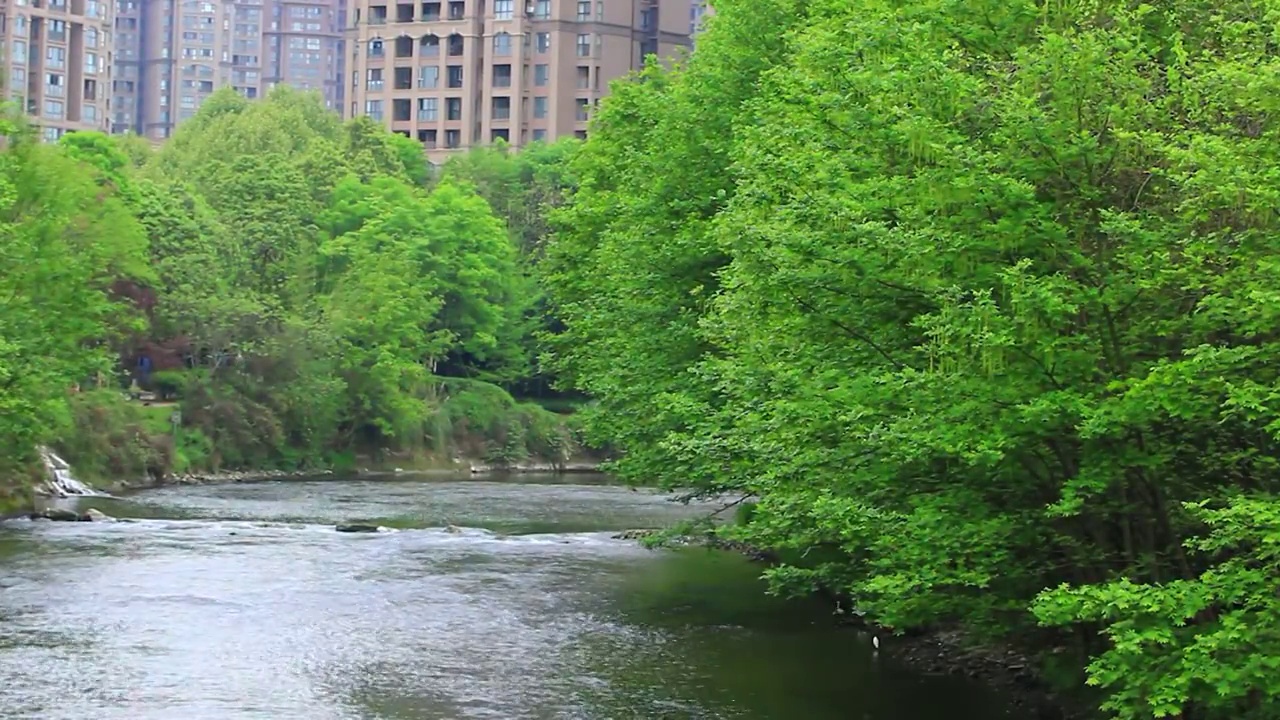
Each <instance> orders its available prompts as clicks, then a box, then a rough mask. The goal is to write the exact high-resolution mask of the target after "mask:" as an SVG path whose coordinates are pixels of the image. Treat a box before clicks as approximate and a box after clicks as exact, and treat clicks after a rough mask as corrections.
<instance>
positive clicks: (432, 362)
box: [0, 89, 576, 478]
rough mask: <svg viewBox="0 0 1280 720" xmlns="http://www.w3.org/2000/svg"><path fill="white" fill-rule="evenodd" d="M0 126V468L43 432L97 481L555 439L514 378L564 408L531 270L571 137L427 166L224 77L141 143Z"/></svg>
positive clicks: (556, 432)
mask: <svg viewBox="0 0 1280 720" xmlns="http://www.w3.org/2000/svg"><path fill="white" fill-rule="evenodd" d="M3 130H4V134H5V135H6V136H7V144H6V147H5V149H4V151H3V153H0V187H2V188H3V194H0V203H2V205H0V212H2V213H3V216H2V217H0V222H3V223H4V233H3V234H2V235H0V264H2V266H0V303H4V304H3V306H2V308H0V474H4V475H5V476H8V477H12V476H15V475H16V474H19V473H20V472H21V471H22V469H24V468H29V467H30V466H31V462H32V458H33V452H34V449H35V448H36V446H37V445H39V444H42V443H50V444H55V445H56V446H57V447H58V448H59V449H60V450H63V451H64V452H65V453H66V454H67V455H68V458H69V459H70V460H71V461H72V462H73V463H74V464H75V466H76V469H77V472H79V473H81V474H85V475H90V476H98V477H112V478H120V477H137V476H140V475H142V473H145V472H150V473H151V474H153V475H162V474H165V473H169V472H183V471H191V470H219V469H306V468H310V467H334V466H338V467H342V466H350V465H352V464H353V463H355V462H356V461H357V457H358V456H359V455H360V454H369V455H374V456H376V455H379V454H385V453H394V454H396V455H397V464H401V463H403V462H407V460H406V458H409V459H412V458H413V457H418V458H421V457H427V456H430V457H431V458H434V459H435V460H437V461H449V460H450V459H452V458H467V459H478V460H487V461H490V462H517V461H521V460H525V459H526V458H536V459H539V460H542V461H549V462H560V461H564V460H565V459H566V458H568V457H569V456H570V455H571V454H572V453H573V452H575V450H576V440H575V436H574V432H573V429H572V427H571V423H570V422H569V421H568V420H567V419H566V416H564V415H563V414H557V413H553V412H551V411H549V410H547V409H545V408H544V407H543V406H542V405H540V404H539V403H538V402H530V401H522V400H517V399H516V397H513V395H512V392H513V391H514V392H516V393H517V395H518V396H520V397H524V398H533V399H535V400H543V401H544V402H543V404H545V405H549V406H555V404H554V403H553V402H552V401H554V400H557V399H558V400H560V401H561V403H560V405H564V402H563V400H564V399H563V398H558V397H557V396H556V395H555V393H554V392H553V391H551V390H550V389H549V385H550V383H549V381H548V380H547V378H546V377H545V375H544V373H542V371H541V370H540V368H539V365H538V362H537V358H536V351H535V343H536V340H535V333H536V332H538V331H539V330H540V329H541V328H542V327H543V326H544V325H545V324H546V321H545V311H544V309H543V307H542V306H543V302H542V300H541V297H540V293H539V291H538V288H537V285H536V283H535V282H534V280H533V279H532V271H533V267H534V265H536V262H537V252H538V248H539V247H540V246H541V244H542V242H543V236H544V235H545V232H544V230H543V225H544V224H545V221H544V220H543V218H542V215H541V213H542V212H543V211H544V210H545V209H546V208H549V207H552V206H554V205H555V204H556V203H557V202H558V197H559V195H560V193H562V192H564V191H565V190H567V188H568V178H567V175H565V174H564V173H563V172H562V171H561V169H560V166H561V165H563V161H564V160H565V158H567V156H568V154H569V152H570V151H571V150H572V148H573V144H572V143H568V144H562V145H556V146H548V147H539V148H537V149H536V150H535V151H534V152H531V153H528V154H522V155H515V154H512V153H508V152H506V151H505V150H503V149H501V148H495V149H487V150H483V151H478V152H477V153H476V154H475V156H473V157H465V158H462V159H460V160H458V161H457V162H455V163H453V164H452V165H450V166H449V167H447V168H445V169H444V171H443V172H437V173H433V172H432V171H431V169H430V167H429V166H428V165H427V163H426V161H425V159H424V158H423V155H422V151H421V146H420V145H419V144H418V143H415V142H412V141H410V140H409V139H408V138H404V137H402V136H400V135H396V134H392V133H388V132H386V131H385V130H383V129H382V128H380V127H379V126H376V125H375V124H373V123H372V122H370V121H368V120H367V119H361V120H357V121H353V122H349V123H346V124H343V123H342V122H340V120H339V119H338V118H337V117H336V116H334V115H333V114H332V113H331V112H329V111H327V110H326V109H325V108H324V107H323V105H322V104H321V102H320V100H319V99H318V98H317V97H315V96H312V95H308V94H301V93H297V92H293V91H289V90H286V89H280V90H277V91H275V92H273V93H272V94H271V96H270V97H269V98H267V99H265V100H263V101H260V102H253V103H251V102H248V101H246V100H244V99H242V98H241V97H239V96H238V95H235V94H234V93H232V92H230V91H229V90H228V91H226V92H224V93H219V94H217V95H215V96H213V97H211V98H210V99H209V101H208V102H206V103H205V104H204V106H203V107H202V108H201V109H200V111H199V113H198V114H197V115H196V116H195V117H194V118H192V119H191V120H190V121H189V122H188V123H185V124H184V125H183V127H182V128H181V129H180V130H179V131H178V132H177V133H176V134H175V136H174V137H173V138H172V139H171V140H169V141H168V142H166V143H165V144H164V145H163V147H161V148H159V149H153V148H152V147H151V146H150V145H149V144H147V143H145V142H143V141H141V140H139V139H137V138H127V137H126V138H119V137H108V136H106V135H102V134H98V133H76V134H71V135H67V136H66V137H64V138H63V139H62V140H61V141H60V143H58V144H57V145H55V146H48V145H41V144H39V143H37V142H35V140H34V138H33V137H32V135H31V133H30V132H28V131H27V130H25V129H24V128H22V127H21V126H20V125H19V124H17V122H16V121H14V122H10V123H9V124H8V125H6V126H5V127H4V128H3ZM129 391H132V394H133V395H134V396H135V397H136V396H138V395H139V394H142V393H146V397H148V398H150V397H151V395H152V394H154V395H155V402H154V403H142V402H137V401H136V399H135V400H130V399H129V398H128V397H127V393H128V392H129ZM166 401H168V402H166ZM175 411H176V414H175ZM374 459H375V460H376V457H375V458H374Z"/></svg>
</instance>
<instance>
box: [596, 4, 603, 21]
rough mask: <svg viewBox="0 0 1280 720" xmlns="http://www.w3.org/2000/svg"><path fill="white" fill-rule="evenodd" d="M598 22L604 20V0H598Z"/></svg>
mask: <svg viewBox="0 0 1280 720" xmlns="http://www.w3.org/2000/svg"><path fill="white" fill-rule="evenodd" d="M596 22H604V0H596Z"/></svg>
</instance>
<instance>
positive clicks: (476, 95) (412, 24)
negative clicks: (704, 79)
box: [343, 0, 693, 162]
mask: <svg viewBox="0 0 1280 720" xmlns="http://www.w3.org/2000/svg"><path fill="white" fill-rule="evenodd" d="M348 17H349V19H350V21H351V29H350V30H349V32H348V63H347V65H348V68H349V71H348V73H347V75H348V77H347V78H346V80H345V82H346V84H347V88H346V95H347V103H346V105H345V107H344V113H343V114H344V115H345V116H346V117H348V118H350V117H355V116H359V115H367V116H369V117H372V118H374V119H375V120H378V121H380V122H382V123H384V124H385V125H386V126H387V127H389V128H390V129H391V130H393V131H395V132H399V133H401V134H404V135H407V136H409V137H411V138H415V139H417V140H419V141H420V142H422V144H423V146H424V148H425V149H426V152H427V155H428V157H429V158H430V159H431V160H432V162H442V161H443V160H444V159H445V158H446V157H447V156H448V155H449V154H450V153H451V152H454V151H457V150H460V149H463V148H467V147H471V146H474V145H484V144H489V143H493V142H495V141H498V140H503V141H506V142H507V143H508V144H510V145H512V146H515V147H520V146H522V145H525V144H528V143H530V142H535V141H539V140H554V139H556V138H558V137H563V136H566V135H577V136H580V137H585V134H586V130H587V121H588V119H589V117H590V114H591V112H592V110H593V108H595V107H596V105H597V104H598V103H599V101H600V98H601V97H603V96H604V95H605V94H606V93H607V92H608V87H609V82H610V81H611V80H613V79H615V78H618V77H622V76H623V75H626V74H627V73H629V72H631V71H632V70H636V69H639V68H640V67H641V66H642V64H643V58H644V57H645V56H647V55H649V54H656V55H658V56H660V57H673V56H675V55H676V54H678V53H679V52H681V51H682V50H684V49H686V48H688V47H689V46H690V44H691V42H690V20H691V18H692V17H693V11H692V9H691V4H690V0H438V1H437V0H412V1H410V0H399V1H398V2H397V1H396V0H351V5H350V6H349V9H348Z"/></svg>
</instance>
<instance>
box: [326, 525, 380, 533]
mask: <svg viewBox="0 0 1280 720" xmlns="http://www.w3.org/2000/svg"><path fill="white" fill-rule="evenodd" d="M333 529H334V530H337V531H338V532H345V533H376V532H378V526H377V525H369V524H368V523H343V524H341V525H335V526H334V528H333Z"/></svg>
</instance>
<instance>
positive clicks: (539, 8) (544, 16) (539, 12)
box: [533, 0, 551, 20]
mask: <svg viewBox="0 0 1280 720" xmlns="http://www.w3.org/2000/svg"><path fill="white" fill-rule="evenodd" d="M533 19H535V20H550V19H551V0H538V2H537V4H536V5H534V6H533Z"/></svg>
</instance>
